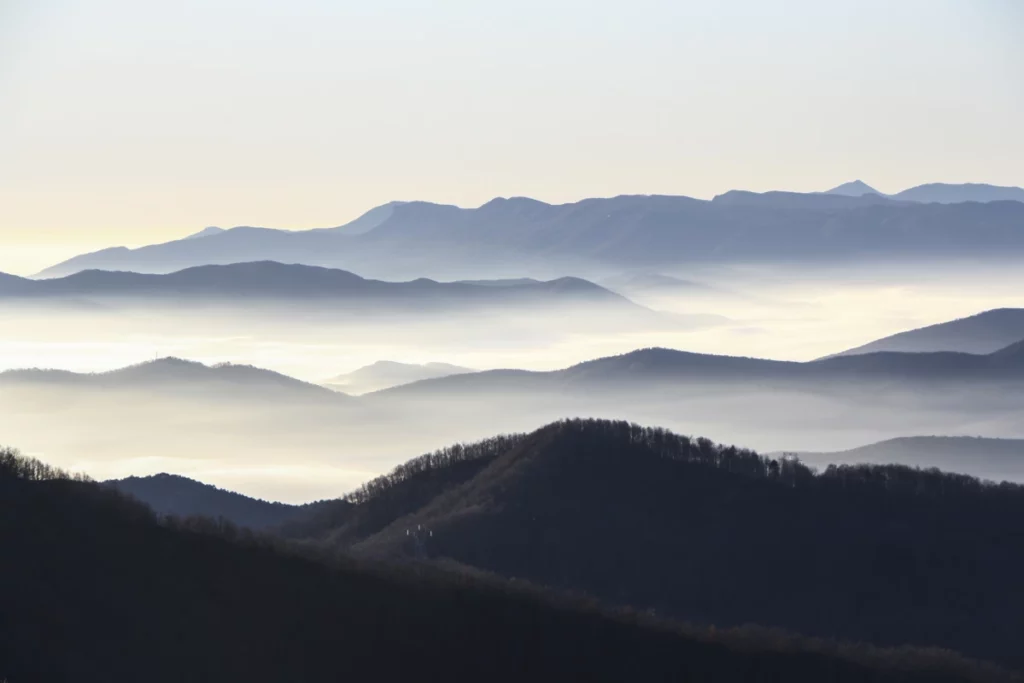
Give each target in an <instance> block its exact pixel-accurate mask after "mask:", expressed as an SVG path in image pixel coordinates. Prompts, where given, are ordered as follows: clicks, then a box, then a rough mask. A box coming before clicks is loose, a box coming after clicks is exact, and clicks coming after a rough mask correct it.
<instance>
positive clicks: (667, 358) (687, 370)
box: [373, 347, 1024, 398]
mask: <svg viewBox="0 0 1024 683" xmlns="http://www.w3.org/2000/svg"><path fill="white" fill-rule="evenodd" d="M1014 348H1016V347H1014ZM1012 351H1013V349H1012V348H1008V349H1006V350H1001V351H1000V352H996V353H992V354H968V353H950V352H935V353H896V352H873V353H865V354H858V355H849V356H834V357H830V358H824V359H821V360H816V361H809V362H803V363H801V362H795V361H776V360H766V359H761V358H745V357H737V356H718V355H711V354H702V353H690V352H687V351H677V350H675V349H664V348H648V349H639V350H636V351H632V352H629V353H625V354H622V355H618V356H608V357H604V358H598V359H595V360H591V361H586V362H583V363H579V364H577V365H574V366H572V367H569V368H566V369H564V370H553V371H547V372H532V371H525V370H488V371H484V372H474V373H465V374H461V375H456V376H450V377H441V378H437V379H430V380H424V381H421V382H417V383H415V384H411V385H406V386H399V387H394V388H392V389H386V390H384V391H381V392H378V393H377V394H374V395H373V398H384V397H389V396H401V395H409V396H413V395H419V396H424V395H430V394H435V393H436V394H443V393H445V392H470V393H473V392H488V393H499V394H500V393H503V392H513V391H557V392H567V391H573V390H579V391H582V392H592V391H594V390H595V389H597V388H601V387H603V388H605V389H608V390H613V389H618V390H623V391H625V390H628V389H629V388H630V387H641V388H645V389H646V388H655V387H658V388H673V387H674V388H676V389H679V390H680V391H686V390H687V389H688V386H687V384H686V383H687V382H695V381H702V382H711V383H720V384H722V385H723V386H724V385H728V384H733V383H738V384H748V385H751V386H761V385H764V383H766V382H768V383H819V384H823V385H824V386H827V385H828V384H830V383H833V382H838V381H846V382H849V383H850V384H855V383H864V382H872V381H881V382H907V383H914V382H932V381H954V382H961V381H974V380H976V381H991V382H998V381H1006V382H1018V381H1022V380H1024V354H1019V353H1014V352H1012Z"/></svg>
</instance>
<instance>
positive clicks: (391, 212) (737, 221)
mask: <svg viewBox="0 0 1024 683" xmlns="http://www.w3.org/2000/svg"><path fill="white" fill-rule="evenodd" d="M385 214H386V215H385ZM374 216H375V218H374V219H373V221H370V223H373V225H374V227H372V229H369V230H368V231H366V232H362V233H361V234H351V233H349V232H346V231H345V230H342V229H335V230H331V229H328V230H306V231H286V230H271V229H266V228H250V227H240V228H233V229H231V230H227V231H225V232H223V233H221V234H217V235H211V236H209V237H204V238H202V239H198V240H177V241H173V242H167V243H164V244H155V245H150V246H145V247H140V248H138V249H125V248H123V247H118V248H113V249H105V250H102V251H98V252H95V253H92V254H84V255H81V256H76V257H74V258H72V259H70V260H68V261H65V262H63V263H60V264H57V265H55V266H53V267H51V268H48V269H46V270H45V271H43V273H41V276H43V277H59V276H63V275H68V274H71V273H75V272H78V271H81V270H88V269H101V270H131V271H136V272H158V273H166V272H172V271H177V270H180V269H182V268H188V267H192V266H197V265H203V264H225V263H238V262H249V261H264V260H272V261H282V262H289V263H302V264H307V265H318V266H327V267H333V268H347V269H358V271H359V272H360V273H364V274H367V275H372V276H374V277H384V278H390V279H397V278H402V277H407V276H408V274H409V273H416V274H417V275H431V276H433V277H442V278H444V279H480V278H482V277H493V276H494V275H495V274H496V273H502V274H507V275H509V276H512V277H521V276H524V275H531V274H532V273H534V272H539V271H544V272H559V273H565V272H589V271H594V270H597V269H602V270H604V271H605V272H607V269H608V267H615V268H616V269H635V268H644V269H655V270H658V269H665V270H668V269H672V268H673V267H674V266H685V265H687V264H694V263H700V264H707V263H717V264H726V263H765V262H768V263H787V264H789V263H800V262H808V261H810V262H822V261H833V260H843V261H849V260H857V261H871V260H890V259H893V258H900V259H905V260H907V261H922V260H929V259H941V258H952V257H956V258H961V257H964V256H976V257H984V256H990V255H1007V254H1015V253H1016V254H1019V253H1021V252H1024V231H1021V230H1020V229H1019V226H1020V225H1021V223H1022V222H1024V203H1015V202H989V203H983V204H978V203H963V204H923V203H917V202H910V201H896V200H893V199H890V198H887V197H883V196H880V195H862V196H859V197H849V196H840V195H834V194H822V193H811V194H798V193H787V192H779V193H764V194H756V193H751V192H730V193H726V194H725V195H722V196H719V197H716V198H715V199H713V200H711V201H704V200H698V199H692V198H689V197H671V196H620V197H613V198H608V199H586V200H583V201H580V202H575V203H572V204H561V205H551V204H546V203H544V202H539V201H536V200H533V199H528V198H523V197H514V198H507V199H506V198H498V199H494V200H492V201H490V202H487V203H486V204H484V205H483V206H480V207H478V208H475V209H463V208H459V207H456V206H446V205H439V204H431V203H429V202H406V203H401V204H393V205H388V206H386V207H384V208H383V209H382V212H381V213H380V214H374ZM377 216H383V218H382V219H381V221H380V222H379V223H376V220H377V218H376V217H377ZM361 229H362V227H360V230H361Z"/></svg>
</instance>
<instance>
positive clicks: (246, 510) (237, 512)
mask: <svg viewBox="0 0 1024 683" xmlns="http://www.w3.org/2000/svg"><path fill="white" fill-rule="evenodd" d="M104 485H106V486H109V487H111V488H113V489H116V490H117V491H120V492H121V493H124V494H127V495H129V496H131V497H132V498H135V499H136V500H139V501H141V502H143V503H145V504H146V505H148V506H149V507H151V508H152V509H153V511H154V512H156V513H157V514H158V515H175V516H178V517H191V516H194V515H198V516H202V517H210V518H212V519H219V518H223V519H226V520H227V521H229V522H231V523H232V524H237V525H238V526H241V527H247V528H250V529H266V528H268V527H274V526H279V525H280V524H283V523H284V522H285V521H287V520H288V519H290V518H292V517H294V516H296V514H299V513H300V511H302V506H298V505H286V504H284V503H271V502H267V501H265V500H258V499H256V498H249V497H248V496H243V495H241V494H239V493H235V492H233V491H226V490H224V489H219V488H217V487H216V486H210V485H209V484H203V483H202V482H198V481H195V480H194V479H189V478H187V477H180V476H176V475H172V474H156V475H152V476H148V477H127V478H125V479H112V480H110V481H106V482H104Z"/></svg>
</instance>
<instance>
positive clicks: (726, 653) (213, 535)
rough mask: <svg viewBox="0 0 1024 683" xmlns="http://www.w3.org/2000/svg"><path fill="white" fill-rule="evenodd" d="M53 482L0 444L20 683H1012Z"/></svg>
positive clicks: (4, 583) (14, 658) (6, 590)
mask: <svg viewBox="0 0 1024 683" xmlns="http://www.w3.org/2000/svg"><path fill="white" fill-rule="evenodd" d="M52 476H53V473H51V472H48V471H46V470H44V469H41V468H39V467H36V466H34V465H33V464H32V463H27V462H25V461H18V460H17V459H16V458H13V457H12V456H11V454H10V453H4V454H0V545H2V547H3V548H4V550H5V554H8V556H10V557H17V558H18V561H16V562H11V561H7V562H3V563H0V604H3V606H4V609H3V610H0V667H3V674H0V675H3V676H5V677H7V678H8V679H9V680H11V681H28V682H32V683H57V682H63V681H77V682H79V683H94V682H95V683H99V682H103V683H134V682H136V681H143V680H144V681H151V682H152V683H164V682H165V681H167V682H170V681H184V680H187V681H195V682H197V683H203V682H206V681H210V682H213V681H219V682H223V681H255V682H258V683H262V682H263V681H268V682H269V681H282V680H287V681H296V682H306V681H318V682H319V681H330V680H383V681H398V680H450V681H466V682H469V681H481V680H488V681H522V680H580V681H621V680H701V681H716V682H721V683H727V682H733V681H737V682H738V681H765V682H767V681H777V680H787V681H822V680H830V681H836V682H840V683H841V682H845V681H850V682H853V681H869V682H872V681H893V682H895V681H950V682H953V681H986V680H987V681H999V680H1008V679H1009V676H1008V675H1005V674H1000V673H999V672H997V671H994V670H992V669H990V668H986V667H983V666H979V665H972V664H970V663H968V662H964V661H963V660H959V659H957V658H956V657H953V656H942V655H929V654H928V653H897V652H892V653H885V652H872V651H870V650H867V649H865V648H859V649H856V648H849V649H848V650H847V651H843V650H842V649H841V647H839V646H836V645H828V644H823V645H820V646H817V647H819V648H821V650H822V651H821V652H815V651H814V650H813V648H814V647H816V646H815V644H814V643H808V644H803V643H801V642H800V641H798V640H795V639H793V638H785V637H781V636H778V635H773V634H767V637H766V636H764V635H762V636H759V635H758V634H757V633H755V632H748V633H745V634H737V636H730V634H707V633H701V634H699V635H698V634H694V633H689V634H688V633H686V632H681V631H679V630H677V629H676V628H675V627H673V626H672V625H671V624H659V623H657V622H653V621H652V620H646V621H645V620H643V619H632V620H631V619H628V618H613V617H610V616H606V615H603V614H601V613H599V612H597V611H596V610H594V609H592V608H587V607H584V606H581V605H579V604H578V603H571V602H566V601H561V602H560V603H555V602H552V601H550V600H543V599H540V598H538V597H535V596H533V595H530V594H528V593H525V592H522V591H519V592H516V591H512V590H510V589H508V588H505V587H502V586H499V585H497V584H493V585H485V584H482V583H479V582H474V581H471V580H469V579H467V578H465V577H462V578H457V577H441V576H439V575H438V574H437V573H436V572H432V571H429V570H427V569H423V570H421V571H407V572H398V571H390V572H388V571H381V570H379V569H378V570H373V571H371V570H369V569H367V568H360V567H358V566H353V565H352V564H351V563H342V564H340V565H335V566H328V565H326V564H323V563H321V562H317V561H313V560H310V559H305V558H303V557H300V556H296V555H292V554H289V553H285V552H282V551H281V550H280V549H277V548H275V547H274V544H273V543H269V542H266V541H261V540H259V539H258V538H252V537H250V536H248V535H246V534H239V533H238V532H237V531H234V530H232V529H231V528H224V527H218V525H216V524H214V523H212V522H205V523H203V522H199V523H193V524H189V525H184V526H182V525H177V526H176V525H167V524H160V523H158V521H157V520H156V519H155V518H154V516H153V514H152V513H151V512H150V511H148V510H147V509H146V508H145V507H144V506H141V505H139V504H137V503H133V502H131V501H129V500H127V499H124V498H123V497H121V496H120V495H119V494H117V493H116V492H114V491H110V490H106V489H103V488H100V487H98V486H97V485H95V484H91V483H85V482H76V481H67V480H62V479H49V477H52ZM524 625H528V628H525V627H524Z"/></svg>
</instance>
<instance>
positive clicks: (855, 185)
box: [825, 180, 882, 197]
mask: <svg viewBox="0 0 1024 683" xmlns="http://www.w3.org/2000/svg"><path fill="white" fill-rule="evenodd" d="M825 194H838V195H843V196H844V197H863V196H864V195H866V194H877V195H881V194H882V193H881V192H879V191H878V190H876V189H875V188H873V187H871V186H870V185H868V184H867V183H865V182H864V181H862V180H853V181H851V182H848V183H843V184H842V185H839V186H838V187H833V188H832V189H831V190H827V191H826V192H825Z"/></svg>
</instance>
